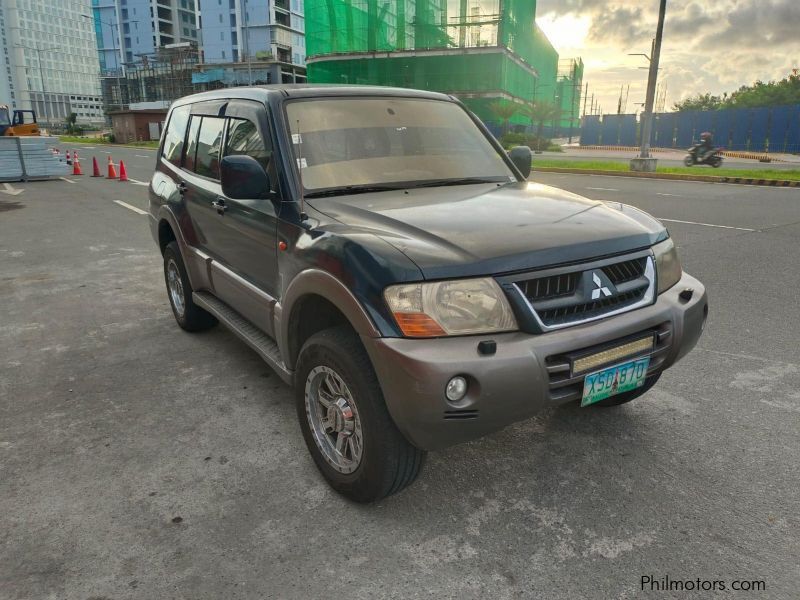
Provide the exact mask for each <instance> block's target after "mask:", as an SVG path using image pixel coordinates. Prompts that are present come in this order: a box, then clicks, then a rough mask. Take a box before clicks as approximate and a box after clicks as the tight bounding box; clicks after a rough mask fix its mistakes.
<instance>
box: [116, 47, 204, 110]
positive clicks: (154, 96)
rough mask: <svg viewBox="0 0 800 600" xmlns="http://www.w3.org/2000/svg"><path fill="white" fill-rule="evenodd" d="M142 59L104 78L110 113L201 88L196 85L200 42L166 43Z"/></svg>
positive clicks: (170, 99)
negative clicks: (194, 75) (193, 76)
mask: <svg viewBox="0 0 800 600" xmlns="http://www.w3.org/2000/svg"><path fill="white" fill-rule="evenodd" d="M138 59H139V60H138V61H137V62H135V63H128V64H126V65H125V68H124V69H119V70H118V71H112V72H108V73H106V74H104V75H103V77H102V78H101V83H102V87H103V103H104V108H105V112H106V114H108V113H110V112H114V111H120V110H124V109H127V108H128V107H129V106H130V105H131V104H137V103H144V102H172V101H173V100H175V99H176V98H180V97H182V96H186V95H188V94H192V93H194V92H195V91H198V89H197V88H196V87H193V86H192V73H193V72H194V70H195V68H196V67H197V64H198V62H199V54H198V51H197V45H196V44H192V43H189V42H184V43H181V44H174V45H172V46H165V47H163V48H159V49H158V50H157V51H156V52H154V53H152V54H145V55H140V56H139V57H138Z"/></svg>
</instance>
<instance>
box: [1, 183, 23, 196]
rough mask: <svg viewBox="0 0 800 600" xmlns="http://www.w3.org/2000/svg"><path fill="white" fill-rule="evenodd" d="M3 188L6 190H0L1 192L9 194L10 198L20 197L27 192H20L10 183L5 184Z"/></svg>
mask: <svg viewBox="0 0 800 600" xmlns="http://www.w3.org/2000/svg"><path fill="white" fill-rule="evenodd" d="M3 188H4V189H2V190H0V192H2V193H4V194H8V195H9V196H19V195H20V194H21V193H22V192H24V191H25V190H18V189H17V188H15V187H14V186H13V185H11V184H10V183H4V184H3Z"/></svg>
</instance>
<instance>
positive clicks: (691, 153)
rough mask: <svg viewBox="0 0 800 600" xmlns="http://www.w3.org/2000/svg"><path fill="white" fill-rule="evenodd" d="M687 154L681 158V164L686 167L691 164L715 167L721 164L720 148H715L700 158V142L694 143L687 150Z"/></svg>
mask: <svg viewBox="0 0 800 600" xmlns="http://www.w3.org/2000/svg"><path fill="white" fill-rule="evenodd" d="M687 152H688V154H687V155H686V157H685V158H684V159H683V164H684V165H686V166H687V167H691V166H693V165H711V166H712V167H714V168H715V169H717V168H719V167H721V166H722V148H715V149H714V151H713V152H709V153H708V154H707V155H706V156H704V157H703V158H700V157H699V155H700V144H695V145H694V146H692V147H691V148H689V149H688V150H687Z"/></svg>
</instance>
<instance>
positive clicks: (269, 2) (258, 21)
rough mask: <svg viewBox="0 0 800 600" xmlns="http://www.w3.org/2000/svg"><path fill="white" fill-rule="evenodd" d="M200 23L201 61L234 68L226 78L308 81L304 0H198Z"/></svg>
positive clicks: (276, 81) (261, 80)
mask: <svg viewBox="0 0 800 600" xmlns="http://www.w3.org/2000/svg"><path fill="white" fill-rule="evenodd" d="M199 24H200V38H201V39H200V43H201V50H202V52H201V60H202V62H203V63H205V65H219V64H228V65H230V68H228V69H227V71H229V73H228V75H227V79H230V78H231V76H232V73H233V70H234V67H235V71H236V76H235V77H234V79H233V80H230V81H226V83H232V84H236V83H251V82H252V83H267V82H269V83H281V82H295V81H305V69H304V67H305V60H306V51H305V15H304V13H303V0H200V19H199ZM237 63H238V65H237ZM205 70H206V72H207V73H210V72H214V69H213V68H211V69H209V68H208V67H206V68H205ZM243 77H245V79H244V80H243V79H242V78H243ZM247 77H249V81H248V80H247V79H246V78H247Z"/></svg>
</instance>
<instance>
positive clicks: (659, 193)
mask: <svg viewBox="0 0 800 600" xmlns="http://www.w3.org/2000/svg"><path fill="white" fill-rule="evenodd" d="M656 196H669V197H670V198H685V196H681V195H680V194H663V193H661V192H656Z"/></svg>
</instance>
